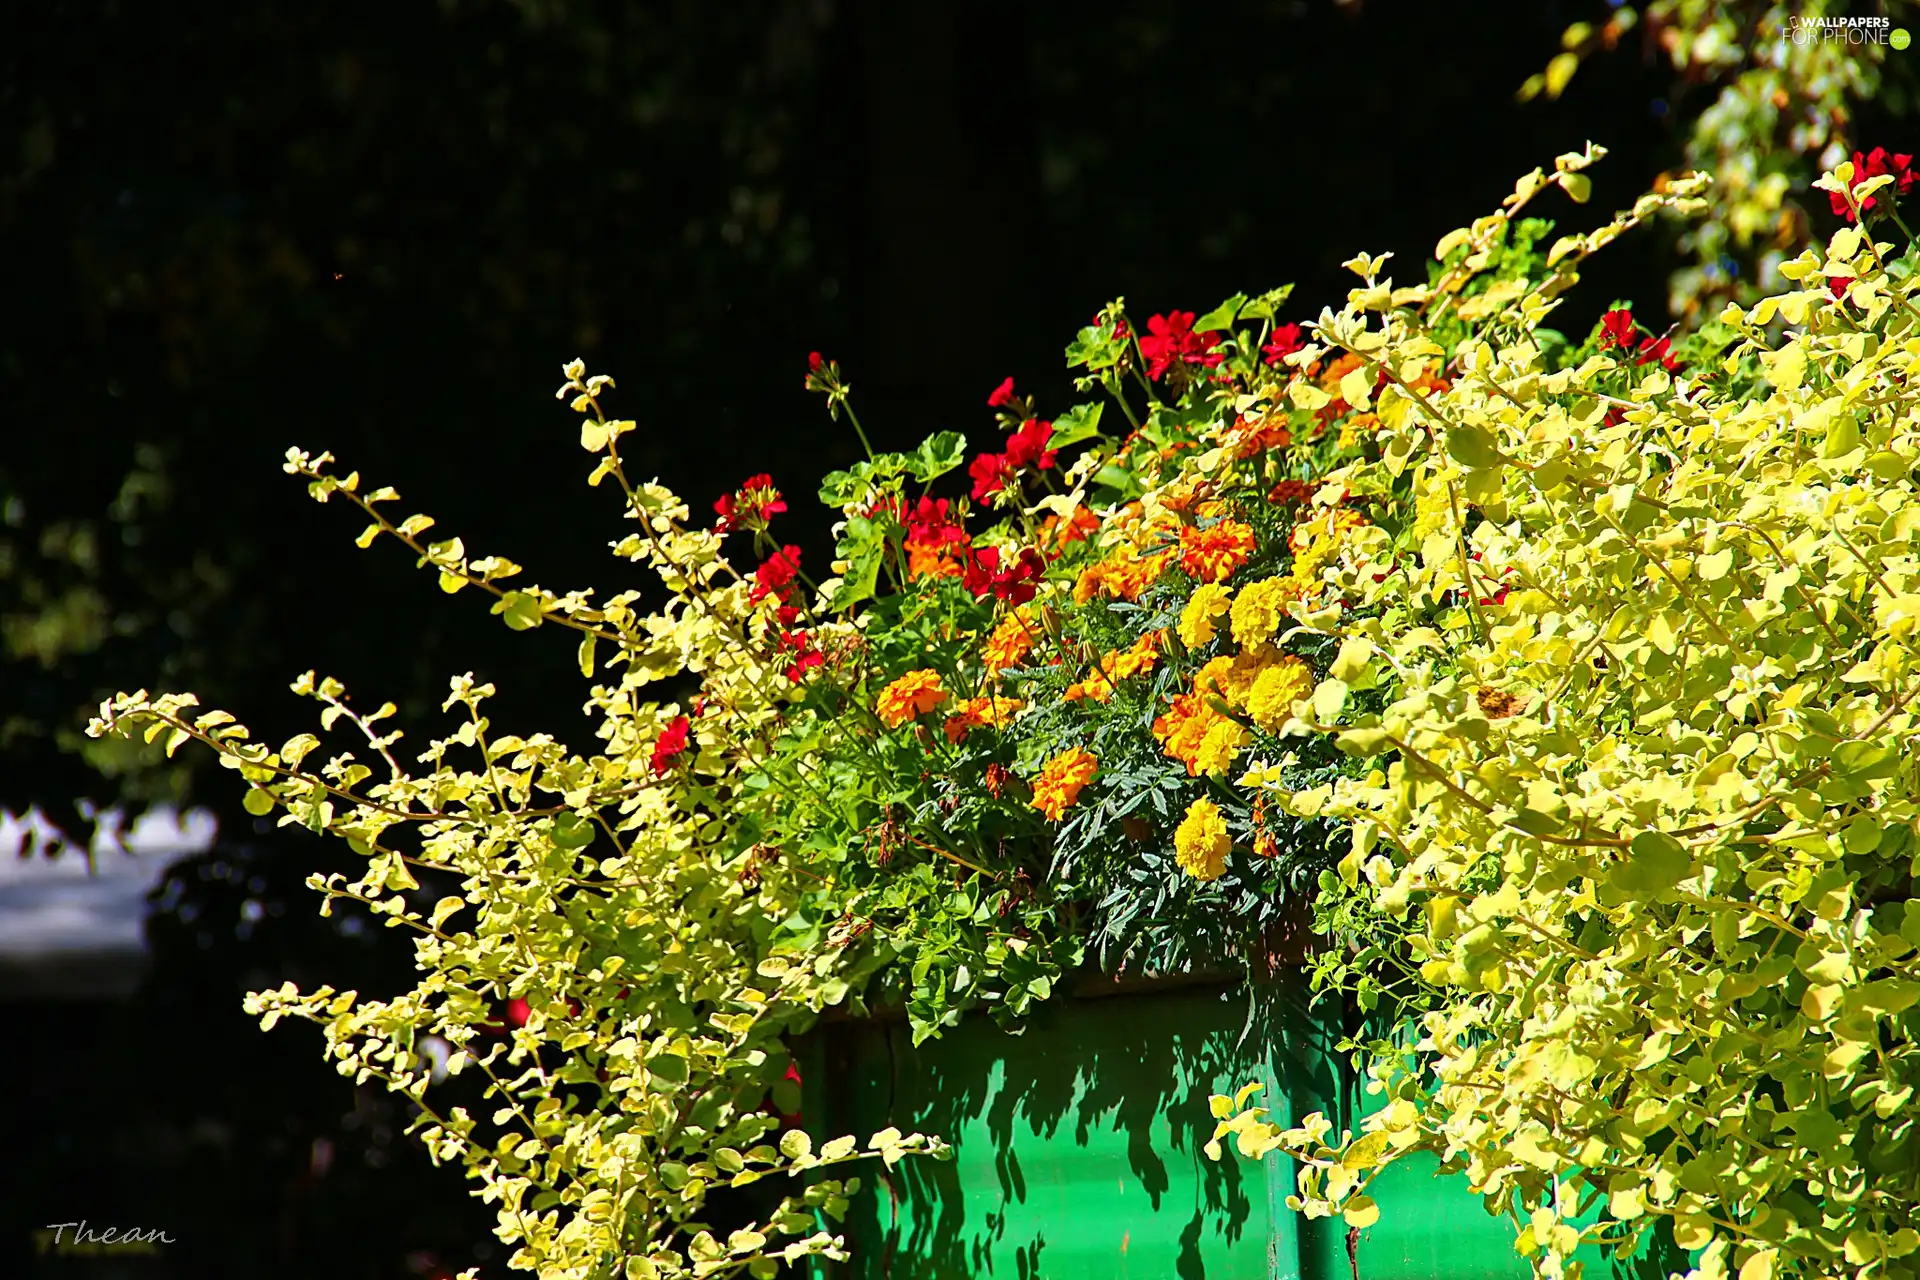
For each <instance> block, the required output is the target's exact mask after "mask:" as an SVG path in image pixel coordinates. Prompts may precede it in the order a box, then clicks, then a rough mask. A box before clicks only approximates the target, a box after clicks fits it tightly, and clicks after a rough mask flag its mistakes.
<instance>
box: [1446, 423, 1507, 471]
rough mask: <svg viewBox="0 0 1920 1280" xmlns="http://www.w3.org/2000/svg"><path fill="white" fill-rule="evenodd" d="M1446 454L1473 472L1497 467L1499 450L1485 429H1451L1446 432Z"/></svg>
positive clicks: (1491, 435)
mask: <svg viewBox="0 0 1920 1280" xmlns="http://www.w3.org/2000/svg"><path fill="white" fill-rule="evenodd" d="M1447 453H1448V454H1449V455H1450V456H1451V457H1452V458H1453V460H1454V461H1455V462H1458V463H1459V464H1460V465H1461V466H1463V467H1470V468H1472V469H1473V470H1475V471H1479V470H1483V469H1485V468H1487V467H1493V466H1498V465H1499V463H1500V450H1499V447H1498V446H1497V445H1495V443H1494V439H1493V434H1492V433H1491V432H1489V431H1488V430H1487V429H1486V428H1485V427H1452V428H1449V429H1448V431H1447Z"/></svg>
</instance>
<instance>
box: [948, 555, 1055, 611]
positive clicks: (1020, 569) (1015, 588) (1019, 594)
mask: <svg viewBox="0 0 1920 1280" xmlns="http://www.w3.org/2000/svg"><path fill="white" fill-rule="evenodd" d="M1046 571H1047V562H1046V560H1045V559H1044V558H1043V557H1042V556H1041V555H1040V553H1039V552H1038V551H1035V550H1034V549H1033V548H1032V547H1022V548H1021V549H1020V554H1019V555H1018V556H1016V557H1014V560H1013V562H1012V563H1011V564H1008V565H1005V566H1002V565H1001V563H1000V548H998V547H983V548H981V549H980V550H978V551H975V552H973V553H971V554H970V555H969V556H968V557H967V569H966V578H965V581H966V587H967V590H969V591H971V592H973V594H974V595H975V596H976V597H985V596H988V595H992V596H995V597H997V598H999V599H1001V600H1009V601H1012V602H1013V603H1014V604H1025V603H1026V602H1027V601H1029V600H1031V599H1033V597H1034V595H1035V594H1036V593H1037V590H1038V589H1037V587H1036V586H1035V584H1036V583H1038V582H1039V581H1040V578H1041V575H1042V574H1044V573H1046Z"/></svg>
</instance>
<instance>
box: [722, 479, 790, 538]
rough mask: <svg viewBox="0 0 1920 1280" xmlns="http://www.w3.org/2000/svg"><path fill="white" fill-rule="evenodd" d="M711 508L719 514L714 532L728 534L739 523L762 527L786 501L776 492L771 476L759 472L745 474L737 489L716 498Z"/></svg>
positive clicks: (781, 510) (783, 506) (784, 506)
mask: <svg viewBox="0 0 1920 1280" xmlns="http://www.w3.org/2000/svg"><path fill="white" fill-rule="evenodd" d="M713 509H714V511H716V512H717V513H719V516H720V519H719V521H718V522H717V523H716V524H715V525H714V529H715V531H716V532H719V533H730V532H732V531H733V530H734V529H736V528H739V527H740V526H741V525H746V526H748V527H753V526H755V525H760V526H764V525H765V524H766V523H767V521H768V520H770V519H772V518H773V517H774V516H777V515H779V514H780V513H781V512H783V511H785V510H786V509H787V504H786V500H785V499H783V498H782V497H781V496H780V491H779V490H778V489H776V488H774V487H773V477H772V476H770V475H767V474H765V473H764V472H763V473H762V474H760V475H757V476H748V477H747V479H746V481H745V482H744V483H743V484H741V486H740V487H739V488H738V489H736V490H734V491H733V492H732V493H730V494H727V495H726V496H725V497H723V498H720V499H719V500H717V501H716V502H715V503H714V504H713Z"/></svg>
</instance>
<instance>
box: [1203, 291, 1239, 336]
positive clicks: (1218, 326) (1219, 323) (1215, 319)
mask: <svg viewBox="0 0 1920 1280" xmlns="http://www.w3.org/2000/svg"><path fill="white" fill-rule="evenodd" d="M1246 301H1247V295H1246V294H1244V293H1236V294H1234V295H1233V296H1232V297H1231V298H1228V299H1227V300H1226V301H1225V302H1223V303H1221V304H1220V305H1219V306H1217V307H1215V308H1214V309H1213V310H1211V311H1209V312H1207V314H1205V315H1203V316H1201V317H1200V318H1199V319H1198V320H1195V321H1194V322H1193V331H1194V332H1195V333H1208V332H1214V333H1217V332H1219V331H1220V330H1222V329H1228V328H1231V327H1232V325H1233V321H1234V317H1235V316H1238V315H1239V314H1240V308H1241V307H1243V306H1245V305H1246Z"/></svg>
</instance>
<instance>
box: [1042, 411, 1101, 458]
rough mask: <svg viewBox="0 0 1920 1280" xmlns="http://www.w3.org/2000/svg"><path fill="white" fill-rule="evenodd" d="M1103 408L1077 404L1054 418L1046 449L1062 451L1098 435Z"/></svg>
mask: <svg viewBox="0 0 1920 1280" xmlns="http://www.w3.org/2000/svg"><path fill="white" fill-rule="evenodd" d="M1105 407H1106V406H1105V405H1101V404H1077V405H1075V406H1074V407H1073V408H1071V409H1069V410H1067V411H1066V412H1065V413H1063V414H1061V415H1060V416H1059V417H1057V418H1055V419H1054V420H1053V436H1052V437H1051V438H1050V439H1049V440H1048V441H1047V447H1048V448H1050V449H1064V448H1066V447H1067V446H1068V445H1070V444H1079V443H1080V442H1081V441H1082V440H1089V439H1092V438H1093V437H1094V436H1097V435H1099V434H1100V413H1101V410H1103V409H1104V408H1105Z"/></svg>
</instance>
